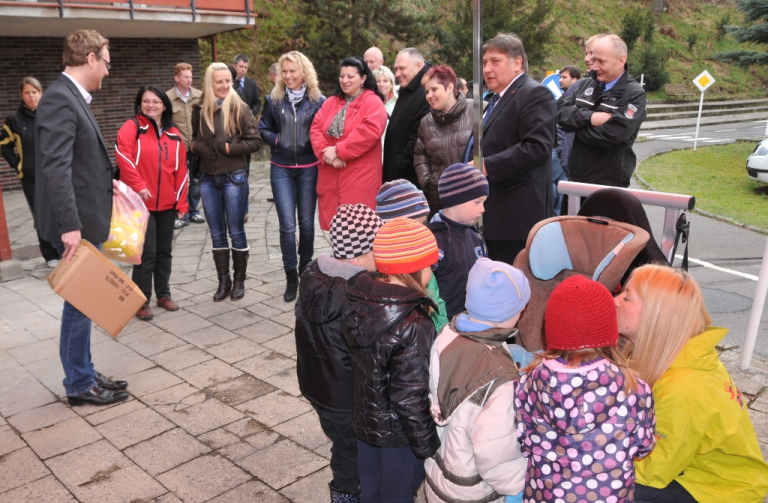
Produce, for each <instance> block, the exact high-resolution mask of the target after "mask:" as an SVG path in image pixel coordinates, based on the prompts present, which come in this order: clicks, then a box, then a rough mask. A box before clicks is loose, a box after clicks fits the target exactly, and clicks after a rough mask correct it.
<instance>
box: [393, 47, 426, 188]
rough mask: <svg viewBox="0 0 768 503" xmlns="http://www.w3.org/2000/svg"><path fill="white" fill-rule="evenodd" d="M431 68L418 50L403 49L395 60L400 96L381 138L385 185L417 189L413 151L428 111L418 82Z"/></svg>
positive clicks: (411, 48) (422, 90)
mask: <svg viewBox="0 0 768 503" xmlns="http://www.w3.org/2000/svg"><path fill="white" fill-rule="evenodd" d="M429 68H430V65H429V63H426V62H425V61H424V56H423V55H422V54H421V52H419V50H418V49H414V48H413V47H409V48H408V49H403V50H402V51H400V52H399V53H398V55H397V59H395V78H397V80H398V82H399V83H400V94H399V95H398V98H397V103H395V109H394V110H392V116H391V117H390V118H389V125H388V126H387V132H386V136H385V137H384V182H391V181H392V180H397V179H398V178H404V179H406V180H408V181H409V182H411V183H413V184H414V185H416V186H417V187H418V186H419V181H418V178H417V177H416V171H415V170H414V168H413V151H414V148H415V147H416V140H417V139H418V137H419V124H420V123H421V119H422V118H423V117H424V116H425V115H427V114H428V113H429V111H430V107H429V103H427V93H426V91H424V86H422V85H421V79H422V77H424V74H425V73H427V70H429Z"/></svg>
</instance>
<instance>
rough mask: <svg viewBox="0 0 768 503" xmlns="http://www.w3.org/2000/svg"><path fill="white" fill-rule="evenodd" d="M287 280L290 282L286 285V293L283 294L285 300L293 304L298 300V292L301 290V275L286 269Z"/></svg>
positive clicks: (293, 270) (294, 270)
mask: <svg viewBox="0 0 768 503" xmlns="http://www.w3.org/2000/svg"><path fill="white" fill-rule="evenodd" d="M285 279H286V280H288V281H287V282H286V284H285V293H284V294H283V300H284V301H286V302H291V301H292V300H295V299H296V290H298V289H299V273H298V272H296V269H286V270H285Z"/></svg>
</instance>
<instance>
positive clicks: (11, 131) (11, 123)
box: [0, 102, 35, 179]
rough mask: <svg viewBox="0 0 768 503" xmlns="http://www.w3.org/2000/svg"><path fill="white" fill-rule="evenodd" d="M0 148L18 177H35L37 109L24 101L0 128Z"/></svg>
mask: <svg viewBox="0 0 768 503" xmlns="http://www.w3.org/2000/svg"><path fill="white" fill-rule="evenodd" d="M14 147H15V151H14ZM0 149H2V152H3V157H5V160H6V162H7V163H8V165H9V166H10V167H12V168H13V169H15V170H16V171H17V177H18V178H27V179H34V178H35V111H34V110H30V109H29V108H27V107H26V106H25V105H24V103H23V102H22V103H21V105H20V106H19V109H18V110H17V111H16V112H13V113H12V114H10V115H8V117H7V118H6V119H5V125H4V126H3V128H2V129H0Z"/></svg>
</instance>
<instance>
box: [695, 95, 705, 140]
mask: <svg viewBox="0 0 768 503" xmlns="http://www.w3.org/2000/svg"><path fill="white" fill-rule="evenodd" d="M702 108H704V91H702V92H701V100H699V116H698V117H697V118H696V136H694V137H693V151H694V152H696V144H697V143H698V142H699V124H701V109H702Z"/></svg>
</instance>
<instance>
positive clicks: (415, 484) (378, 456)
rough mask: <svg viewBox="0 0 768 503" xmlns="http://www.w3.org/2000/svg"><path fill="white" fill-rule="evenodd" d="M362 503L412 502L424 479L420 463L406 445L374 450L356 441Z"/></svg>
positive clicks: (420, 460)
mask: <svg viewBox="0 0 768 503" xmlns="http://www.w3.org/2000/svg"><path fill="white" fill-rule="evenodd" d="M357 468H358V470H359V472H360V501H361V502H362V503H413V495H414V494H416V491H417V490H418V489H419V485H421V481H422V480H424V460H423V459H419V458H417V457H416V456H415V455H414V454H413V451H412V450H411V447H410V446H406V447H376V446H373V445H369V444H367V443H365V442H363V441H362V440H360V439H358V440H357Z"/></svg>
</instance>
